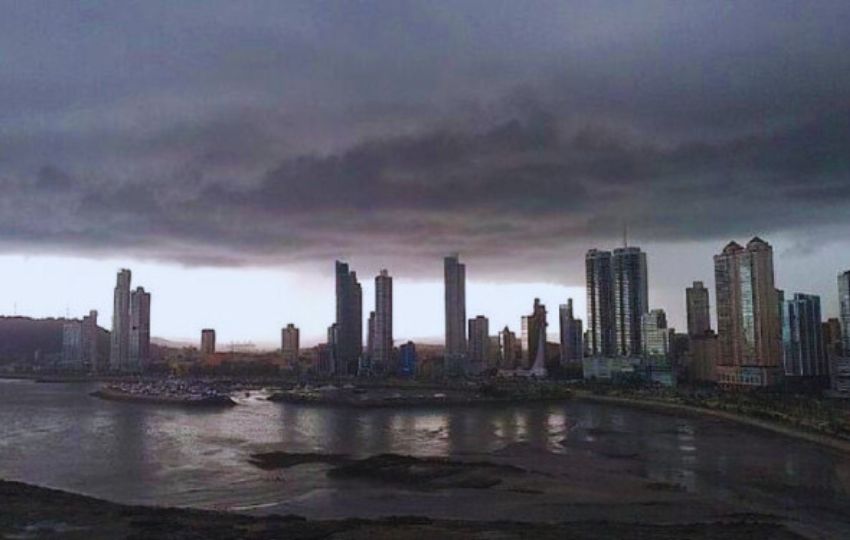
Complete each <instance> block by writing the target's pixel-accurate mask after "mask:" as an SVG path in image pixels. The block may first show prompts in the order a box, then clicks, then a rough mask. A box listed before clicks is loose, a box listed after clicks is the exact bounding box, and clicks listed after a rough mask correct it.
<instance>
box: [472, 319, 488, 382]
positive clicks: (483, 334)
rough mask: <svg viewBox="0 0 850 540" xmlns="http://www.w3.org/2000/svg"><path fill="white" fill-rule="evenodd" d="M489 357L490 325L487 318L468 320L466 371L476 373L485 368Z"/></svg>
mask: <svg viewBox="0 0 850 540" xmlns="http://www.w3.org/2000/svg"><path fill="white" fill-rule="evenodd" d="M489 356H490V323H489V321H488V320H487V317H485V316H483V315H479V316H477V317H475V318H474V319H469V351H468V353H467V364H468V370H469V371H470V372H472V373H476V372H479V371H481V370H482V369H484V368H486V367H487V360H488V359H489Z"/></svg>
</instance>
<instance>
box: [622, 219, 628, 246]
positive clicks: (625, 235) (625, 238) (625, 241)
mask: <svg viewBox="0 0 850 540" xmlns="http://www.w3.org/2000/svg"><path fill="white" fill-rule="evenodd" d="M623 247H624V248H627V247H629V225H628V224H624V225H623Z"/></svg>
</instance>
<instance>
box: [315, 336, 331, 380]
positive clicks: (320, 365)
mask: <svg viewBox="0 0 850 540" xmlns="http://www.w3.org/2000/svg"><path fill="white" fill-rule="evenodd" d="M315 362H316V363H315V366H314V369H315V371H316V373H318V374H319V375H331V374H333V367H334V364H333V352H332V350H331V345H329V344H327V343H320V344H319V345H316V347H315Z"/></svg>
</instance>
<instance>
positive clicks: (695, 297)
mask: <svg viewBox="0 0 850 540" xmlns="http://www.w3.org/2000/svg"><path fill="white" fill-rule="evenodd" d="M685 303H686V308H687V314H688V336H690V337H692V338H693V337H698V336H703V335H705V334H708V333H709V332H711V315H710V310H709V303H708V289H706V288H705V286H704V285H703V283H702V281H694V284H693V286H692V287H688V288H687V289H685Z"/></svg>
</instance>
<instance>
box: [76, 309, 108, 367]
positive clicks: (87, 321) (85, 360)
mask: <svg viewBox="0 0 850 540" xmlns="http://www.w3.org/2000/svg"><path fill="white" fill-rule="evenodd" d="M97 337H98V327H97V311H96V310H91V311H89V314H88V315H86V316H84V317H83V322H82V324H81V328H80V349H81V351H80V352H81V356H82V364H83V367H84V368H86V369H88V370H90V371H91V372H93V373H99V372H100V371H103V368H104V367H105V366H103V365H101V359H100V354H99V351H98V348H97Z"/></svg>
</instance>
